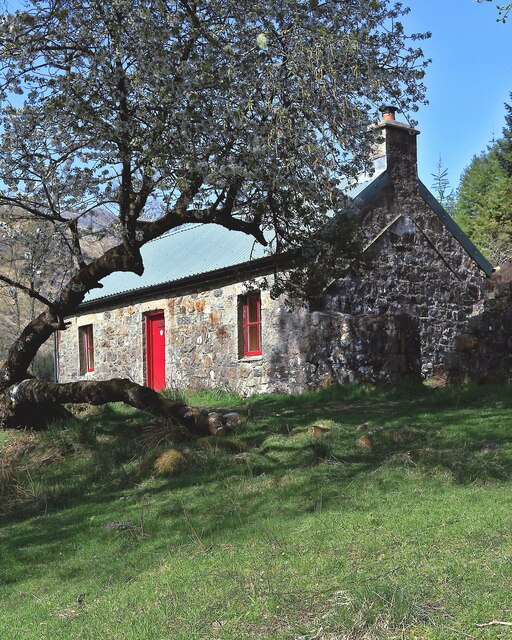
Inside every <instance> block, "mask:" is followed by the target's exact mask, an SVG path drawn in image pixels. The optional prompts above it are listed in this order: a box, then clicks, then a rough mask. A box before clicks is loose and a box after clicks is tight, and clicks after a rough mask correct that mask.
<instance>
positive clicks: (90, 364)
mask: <svg viewBox="0 0 512 640" xmlns="http://www.w3.org/2000/svg"><path fill="white" fill-rule="evenodd" d="M87 329H88V331H87V356H88V360H87V369H88V371H94V341H93V335H92V324H91V325H90V326H89V327H87Z"/></svg>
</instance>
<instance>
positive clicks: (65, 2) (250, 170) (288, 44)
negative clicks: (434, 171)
mask: <svg viewBox="0 0 512 640" xmlns="http://www.w3.org/2000/svg"><path fill="white" fill-rule="evenodd" d="M407 12H408V9H407V8H405V7H403V5H402V4H401V3H394V4H393V3H390V2H388V1H387V0H346V1H343V2H340V1H339V0H322V1H321V2H320V1H318V0H265V1H263V0H251V1H247V0H173V1H170V0H112V1H111V2H108V3H105V2H103V0H30V1H29V2H28V3H27V5H26V6H25V8H23V9H21V10H19V11H16V12H14V13H5V14H4V15H3V17H2V24H1V29H0V97H1V99H2V110H1V112H0V127H1V130H2V139H1V142H0V205H3V207H4V221H5V222H6V223H8V222H9V220H13V219H14V218H13V217H12V216H10V215H8V214H7V215H5V212H6V211H7V212H8V211H9V208H11V209H12V210H15V211H16V212H17V213H16V215H17V216H20V215H21V216H24V217H25V218H26V219H27V220H37V221H39V222H40V223H41V224H42V225H46V226H45V229H46V231H45V232H46V233H51V234H53V235H54V236H55V237H59V238H60V239H61V241H62V242H64V244H65V246H66V247H67V251H68V254H69V262H70V263H71V265H72V269H71V271H70V274H69V277H68V278H67V279H66V280H65V281H64V282H63V283H62V286H61V287H60V288H59V290H58V291H57V293H55V291H53V290H50V289H48V288H45V286H44V284H42V285H41V287H40V288H38V289H37V290H36V289H35V288H33V287H32V286H31V285H30V283H28V284H27V283H19V284H20V285H21V286H22V287H24V291H25V293H28V294H29V295H32V296H35V297H37V299H38V301H39V302H40V303H42V304H45V305H46V310H45V311H43V312H42V314H41V315H40V316H38V317H37V318H36V319H35V320H34V321H32V322H31V323H30V324H29V325H28V326H27V327H26V328H25V329H24V330H23V332H22V333H21V336H20V337H19V339H18V340H16V341H15V342H14V344H13V347H12V348H11V350H10V352H9V356H8V358H7V361H6V363H5V364H4V366H3V368H2V370H1V371H0V379H1V381H2V383H3V384H4V385H6V386H9V385H10V384H12V383H14V382H17V381H19V380H21V379H23V378H24V376H25V374H26V369H27V367H28V366H29V364H30V361H31V360H32V358H33V357H34V355H35V353H36V351H37V349H38V348H39V347H40V345H41V344H42V343H43V342H44V341H45V340H46V339H47V338H48V337H49V336H50V335H51V333H52V332H53V331H54V330H55V329H56V328H58V327H63V326H64V325H63V318H64V317H65V316H66V314H69V313H70V312H71V311H73V310H74V309H75V308H76V307H77V305H78V304H80V302H81V301H82V300H83V298H84V296H85V294H86V293H87V291H89V290H90V289H91V288H94V287H97V286H98V283H99V281H100V280H101V278H103V277H105V276H106V275H108V274H109V273H112V272H113V271H116V270H125V271H126V270H129V271H133V272H135V273H142V271H143V269H144V265H143V264H142V259H141V255H140V248H141V246H142V245H143V244H144V243H146V242H148V241H149V240H151V239H153V238H155V237H158V236H159V235H160V234H162V233H164V232H166V231H168V230H170V229H173V228H176V227H178V226H180V225H183V224H186V223H191V222H195V223H197V222H201V223H205V224H211V223H214V224H220V225H223V226H225V227H227V228H228V229H233V230H238V231H242V232H245V233H248V234H251V235H252V236H254V238H255V239H256V240H257V241H259V242H261V243H263V244H265V243H266V242H267V239H268V238H269V237H271V238H273V246H274V249H275V250H277V251H283V250H287V249H290V248H294V247H297V246H300V245H301V244H302V243H303V241H304V237H306V236H309V237H317V232H318V231H319V230H320V229H321V228H322V226H323V224H324V222H325V216H326V215H327V214H328V213H329V212H332V211H336V210H337V209H339V208H340V207H341V206H342V204H343V200H344V196H343V193H342V191H341V190H340V188H339V183H340V178H342V177H343V178H345V179H348V180H351V179H354V178H355V177H356V175H357V174H359V173H360V172H361V171H362V170H364V169H367V168H369V160H368V158H369V153H370V149H371V145H372V143H373V142H374V138H375V135H376V134H375V131H374V129H372V128H371V126H370V125H371V124H372V122H373V121H374V118H375V114H376V108H377V107H378V106H379V105H380V104H382V103H394V104H397V105H398V106H399V108H400V109H401V110H402V111H403V112H406V113H411V112H414V111H415V110H416V109H417V106H418V104H419V103H421V102H422V101H424V91H425V88H424V85H423V83H422V78H423V75H424V69H425V66H426V64H427V62H426V61H425V60H424V58H423V53H422V51H421V48H419V46H418V41H419V40H421V39H422V38H424V37H426V36H427V35H428V34H412V35H410V36H409V35H407V34H406V33H405V31H404V28H403V26H402V23H401V21H400V20H401V18H402V17H403V16H404V15H405V14H406V13H407ZM104 211H110V212H111V213H113V214H114V216H115V224H114V225H113V229H112V231H113V232H114V233H115V235H116V237H117V238H118V240H117V243H116V244H115V246H113V247H112V248H111V249H109V250H108V251H106V252H105V253H104V254H103V255H101V256H99V257H93V258H91V256H90V255H88V253H87V251H86V250H84V235H85V234H86V230H85V228H84V225H83V224H82V220H83V219H84V218H86V217H90V216H91V215H93V216H94V215H98V213H101V212H104ZM98 220H100V221H99V222H98V223H97V224H93V225H92V226H91V229H90V230H89V233H91V234H98V233H104V232H105V229H104V226H105V225H103V224H102V223H101V218H98ZM5 277H6V274H5V273H4V274H3V276H2V274H0V279H2V278H3V279H4V282H5V281H6V280H5ZM9 286H13V285H12V283H10V285H9Z"/></svg>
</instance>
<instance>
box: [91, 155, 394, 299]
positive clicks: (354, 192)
mask: <svg viewBox="0 0 512 640" xmlns="http://www.w3.org/2000/svg"><path fill="white" fill-rule="evenodd" d="M384 170H385V166H384V165H382V163H381V164H379V165H378V166H376V172H375V174H374V175H373V176H371V177H369V176H367V175H365V176H362V178H361V180H360V181H359V182H358V183H357V184H356V185H353V186H351V188H346V189H345V191H346V193H347V195H349V196H350V197H351V198H352V199H356V198H358V197H361V196H362V192H363V191H365V189H367V187H368V186H369V185H370V184H371V183H372V182H374V180H375V179H376V178H377V177H378V175H379V174H380V173H382V172H383V171H384ZM268 239H269V240H270V239H271V238H270V237H269V238H268ZM141 254H142V259H143V262H144V273H143V274H142V275H141V276H138V275H136V274H135V273H131V272H126V271H116V272H115V273H112V274H111V275H109V276H107V277H106V278H103V280H101V284H102V285H103V286H102V288H100V289H93V290H92V291H90V292H89V293H88V294H87V295H86V297H85V299H84V302H83V303H82V304H87V303H92V302H93V301H96V300H102V299H104V298H110V297H112V296H117V295H119V294H126V293H129V292H132V291H133V292H135V291H138V290H140V289H147V288H149V287H154V286H156V285H160V284H165V283H168V284H169V287H171V285H172V283H174V282H176V281H180V280H183V279H185V278H190V277H192V276H196V275H200V274H207V273H210V272H212V271H217V270H220V269H226V268H229V267H234V266H236V265H241V264H247V263H251V262H252V261H254V260H258V259H260V258H264V257H266V256H270V255H271V254H272V252H271V248H270V249H269V248H266V247H263V246H262V245H261V244H259V243H258V242H256V240H255V239H254V238H253V237H252V236H249V235H247V234H245V233H242V232H241V231H230V230H228V229H226V228H225V227H222V226H219V225H217V224H194V225H184V226H183V227H179V228H178V229H175V230H173V231H170V232H168V233H165V234H163V235H162V236H160V237H159V238H156V239H155V240H152V241H151V242H148V243H147V244H145V245H144V246H143V247H142V249H141Z"/></svg>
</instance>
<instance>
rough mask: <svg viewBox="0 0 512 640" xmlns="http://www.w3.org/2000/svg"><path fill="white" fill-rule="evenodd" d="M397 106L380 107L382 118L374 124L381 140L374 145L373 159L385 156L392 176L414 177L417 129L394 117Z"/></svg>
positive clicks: (416, 172) (416, 171)
mask: <svg viewBox="0 0 512 640" xmlns="http://www.w3.org/2000/svg"><path fill="white" fill-rule="evenodd" d="M396 111H397V108H396V107H393V106H391V105H385V106H382V107H381V108H380V112H381V113H382V119H381V120H380V122H379V123H378V124H377V125H376V129H377V130H378V134H379V137H380V138H381V141H380V142H379V143H378V144H377V145H376V147H375V150H374V152H373V159H374V160H375V161H376V160H377V159H379V158H386V164H387V169H388V172H389V173H390V174H391V175H392V176H394V175H395V174H397V177H398V175H400V176H401V177H402V178H404V177H408V178H409V179H415V178H417V175H418V164H417V147H416V136H417V135H418V134H419V131H417V130H416V129H413V128H412V127H410V126H409V125H408V124H406V123H404V122H399V121H398V120H396V119H395V114H396Z"/></svg>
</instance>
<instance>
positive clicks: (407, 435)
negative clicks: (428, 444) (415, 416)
mask: <svg viewBox="0 0 512 640" xmlns="http://www.w3.org/2000/svg"><path fill="white" fill-rule="evenodd" d="M417 435H418V432H417V431H414V429H411V428H410V427H409V426H408V425H406V424H399V425H398V426H397V427H396V429H393V431H391V432H390V433H389V437H390V438H391V440H393V442H395V443H396V444H404V443H406V442H411V441H412V440H414V438H415V437H416V436H417Z"/></svg>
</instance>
